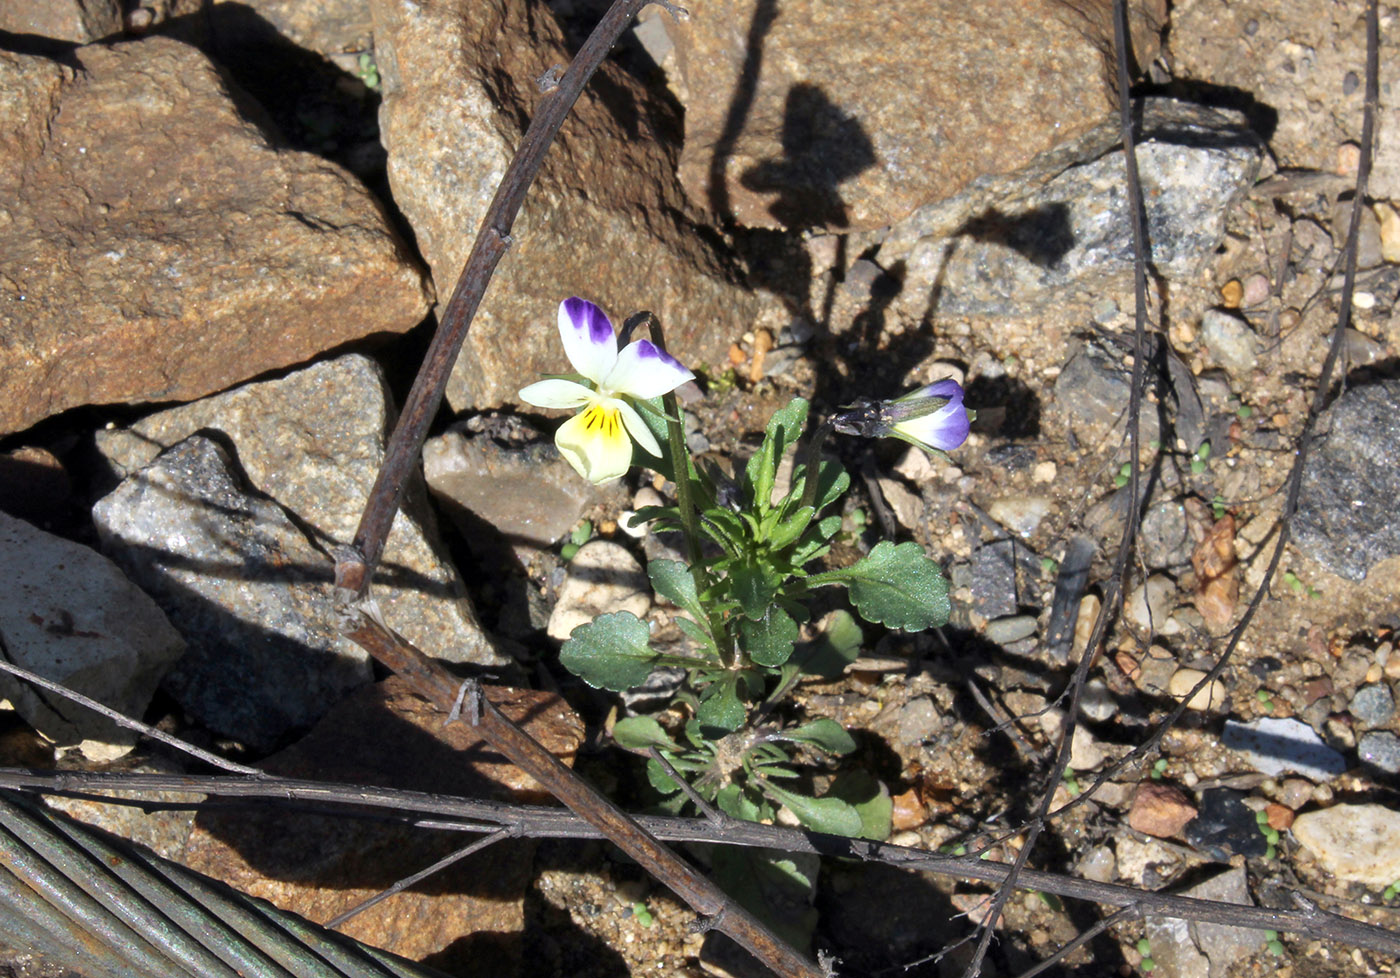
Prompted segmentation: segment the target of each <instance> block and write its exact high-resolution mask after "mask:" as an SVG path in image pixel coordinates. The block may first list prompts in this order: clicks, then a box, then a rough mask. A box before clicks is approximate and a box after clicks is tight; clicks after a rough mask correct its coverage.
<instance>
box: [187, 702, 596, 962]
mask: <svg viewBox="0 0 1400 978" xmlns="http://www.w3.org/2000/svg"><path fill="white" fill-rule="evenodd" d="M488 695H489V696H490V697H491V701H492V702H493V703H495V704H496V706H497V707H498V708H499V709H500V710H501V712H502V713H504V714H505V715H506V716H508V717H509V718H511V719H512V720H514V721H515V722H516V723H518V724H520V725H521V726H522V727H523V728H524V729H525V731H526V732H527V733H528V734H530V735H531V736H532V737H534V738H535V739H536V740H538V741H539V742H540V743H541V744H542V745H543V746H544V747H545V748H546V749H547V750H549V751H550V752H551V753H553V754H554V755H555V756H556V757H558V758H559V759H560V760H562V761H563V762H564V763H566V764H572V763H573V756H574V752H575V751H576V750H577V749H578V747H579V745H580V744H581V743H582V742H583V732H584V731H583V723H582V721H580V720H579V718H578V716H577V715H576V714H575V713H574V712H573V711H572V710H571V709H570V708H569V706H568V704H566V703H565V702H564V701H563V700H561V699H560V698H559V697H558V696H556V695H554V694H552V693H544V692H536V691H533V690H523V689H507V688H504V687H498V688H494V689H491V690H488ZM443 721H444V716H443V714H442V713H441V712H439V711H437V710H436V709H434V708H433V707H432V706H430V705H429V704H427V703H425V702H424V701H423V700H421V699H419V698H418V697H417V696H416V695H414V694H413V693H412V692H411V691H410V690H409V689H408V687H407V686H406V684H404V683H403V681H402V680H400V679H399V678H397V677H391V678H389V679H387V680H385V681H384V682H381V683H377V684H375V685H373V686H368V687H366V688H364V689H362V690H359V691H358V692H356V693H355V694H354V695H353V696H351V697H350V698H348V699H346V700H345V701H344V702H343V703H341V704H340V705H339V706H337V707H336V708H335V709H334V710H332V711H331V712H330V713H329V714H327V715H326V716H325V718H324V719H322V720H321V722H320V723H319V724H317V726H316V728H315V729H314V730H312V731H311V733H309V734H308V735H307V736H306V737H305V738H303V739H302V740H301V741H299V742H297V743H296V744H294V745H293V746H291V747H289V748H288V749H287V750H285V751H282V752H281V753H279V754H276V755H274V756H273V757H270V758H268V760H267V762H266V763H265V764H264V765H263V766H264V767H265V768H266V770H267V771H268V772H269V773H272V774H277V775H281V776H284V777H293V778H296V777H302V778H316V779H318V780H325V781H339V782H343V783H347V784H351V785H357V784H373V785H379V786H383V787H388V788H402V789H409V790H415V791H430V792H435V793H441V794H450V795H460V796H466V797H470V798H474V799H490V800H498V801H513V802H524V803H531V804H541V803H543V802H544V801H546V800H547V798H548V796H547V795H545V794H544V793H543V792H542V791H541V790H540V789H539V787H538V785H536V784H535V783H534V781H533V780H531V779H530V778H529V777H528V776H527V775H525V774H524V773H523V772H521V771H520V770H519V769H518V768H516V767H515V766H514V765H512V764H510V763H508V762H506V761H505V760H504V759H503V758H501V756H500V755H499V754H496V753H495V752H494V751H491V750H489V749H487V748H486V747H485V745H484V744H483V743H482V742H481V740H480V739H479V738H478V737H477V736H475V733H474V730H473V728H472V727H471V726H469V725H468V724H467V723H465V722H461V723H453V724H444V722H443ZM463 844H464V843H463V839H462V837H461V835H460V833H455V832H434V831H432V830H429V829H422V828H415V827H412V826H401V825H394V824H392V823H380V822H372V821H365V820H362V819H350V818H331V817H326V816H321V815H297V816H295V817H292V816H289V815H288V814H287V813H286V812H282V811H276V810H273V809H269V808H267V807H266V806H263V807H260V808H258V809H257V810H247V811H238V812H233V813H228V814H219V813H212V812H205V813H202V814H201V815H199V817H198V818H197V820H196V822H195V829H194V833H193V835H192V837H191V840H190V845H189V849H188V850H187V853H186V858H185V862H186V864H187V865H189V866H190V867H191V868H192V869H196V870H198V871H200V872H202V873H208V874H209V875H211V876H214V877H217V878H219V879H222V880H224V881H225V882H227V883H229V884H231V885H233V886H235V887H237V888H238V889H240V890H242V891H243V892H245V893H250V894H252V895H253V896H258V897H262V898H263V899H266V900H270V901H271V902H272V903H274V904H276V905H277V906H278V907H281V908H282V909H284V910H290V911H292V912H295V913H299V914H301V915H303V916H305V917H309V918H310V919H312V920H315V921H317V922H321V923H324V922H325V921H327V920H329V919H331V918H332V917H335V916H336V915H338V914H340V913H342V912H344V911H346V910H348V909H350V908H351V907H353V906H355V905H356V904H358V903H360V902H361V901H362V900H365V899H367V898H368V897H370V896H373V895H374V894H375V893H376V892H378V891H379V890H380V889H382V888H384V887H386V886H388V885H390V884H391V883H393V882H394V881H395V880H397V879H399V878H401V877H403V876H406V875H407V874H408V873H410V872H412V871H414V870H417V869H421V868H422V867H424V866H428V865H431V864H432V863H433V862H434V861H436V860H437V859H440V858H441V857H443V856H445V855H446V854H447V853H449V852H451V851H452V850H453V849H456V848H458V847H460V846H461V845H463ZM534 845H535V844H534V842H533V841H530V840H523V839H511V840H506V841H503V842H497V843H496V844H494V845H492V846H490V847H489V848H487V849H486V850H484V851H482V852H478V853H476V854H474V855H472V856H468V857H467V858H466V859H464V860H463V861H461V862H460V863H457V864H456V865H454V866H452V867H450V868H449V869H447V870H445V871H444V872H442V873H439V874H437V875H435V876H433V877H432V878H431V879H430V880H427V881H425V882H424V883H421V884H419V885H418V886H415V887H412V888H411V889H408V890H406V891H403V892H400V893H396V894H394V895H393V896H391V897H389V898H388V899H386V900H384V901H382V902H380V903H378V904H376V905H375V906H373V907H371V908H369V909H368V910H366V911H364V912H363V913H361V914H359V915H357V916H355V917H352V918H351V919H350V921H349V922H348V923H346V924H345V925H344V926H343V927H342V928H340V930H341V932H342V933H344V934H347V935H349V936H351V937H354V938H355V939H357V940H360V941H364V942H365V943H367V944H372V945H374V946H376V947H382V948H384V949H385V950H388V951H392V952H394V953H396V954H400V955H403V956H405V957H408V958H414V959H418V960H422V959H424V958H428V961H427V963H430V964H432V965H434V966H436V967H439V968H443V969H444V970H446V971H449V972H450V973H452V974H457V975H481V976H488V975H489V976H499V975H512V974H517V973H526V974H528V973H530V972H529V971H528V970H527V971H525V972H521V971H520V970H519V969H520V966H521V962H522V960H526V961H528V960H529V958H528V955H527V954H526V949H525V948H524V947H523V946H522V941H521V930H522V928H523V927H524V908H523V898H524V893H525V889H526V887H527V886H528V885H529V882H530V878H531V871H532V862H533V853H534Z"/></svg>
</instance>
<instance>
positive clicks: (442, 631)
mask: <svg viewBox="0 0 1400 978" xmlns="http://www.w3.org/2000/svg"><path fill="white" fill-rule="evenodd" d="M392 413H393V412H392V407H391V405H390V404H389V394H388V391H387V389H386V388H385V385H384V376H383V373H382V371H381V370H380V368H379V366H378V365H377V364H376V363H375V362H374V361H373V360H371V359H369V358H368V357H365V356H361V355H359V354H349V355H346V356H343V357H338V358H336V359H334V360H328V361H325V362H323V363H318V364H315V365H314V366H311V367H307V368H306V369H304V370H298V371H295V372H293V373H291V374H288V375H287V376H286V377H283V378H281V379H279V380H269V381H261V382H259V383H255V384H247V385H245V386H243V387H240V388H238V389H236V390H232V391H228V392H227V393H224V394H220V395H218V396H217V397H210V398H206V399H204V400H202V401H196V402H195V403H193V404H186V405H183V406H181V407H177V408H171V409H169V410H167V411H161V412H159V413H158V414H153V415H150V416H149V417H147V418H143V419H142V420H141V421H138V422H137V423H136V424H134V425H132V426H131V427H130V428H126V429H115V430H111V431H99V432H97V445H98V448H99V449H100V450H101V451H102V453H103V454H104V455H105V456H106V457H107V460H108V461H109V462H111V463H112V465H113V467H114V468H115V469H116V470H117V472H118V474H119V475H120V476H127V475H129V474H132V473H135V472H136V471H137V470H139V469H140V468H141V467H142V466H144V465H147V464H148V463H149V462H150V461H151V460H152V459H153V458H155V456H156V454H157V453H159V452H160V451H161V450H162V449H165V448H168V447H170V446H172V445H174V444H176V443H177V442H179V441H181V440H183V439H185V438H187V437H189V436H190V435H192V434H194V433H195V432H211V431H217V432H221V433H222V434H224V435H225V436H227V438H228V440H229V442H231V443H232V445H233V446H234V450H235V451H236V452H237V455H238V459H237V460H238V464H239V465H240V466H241V467H242V470H243V472H244V473H245V474H246V476H247V478H248V480H249V482H251V483H252V485H253V486H254V487H255V488H256V489H257V490H258V491H259V492H262V493H265V494H266V495H268V496H270V497H272V498H273V499H274V500H276V502H277V503H278V504H280V505H281V506H282V507H284V508H285V509H286V510H288V511H289V512H290V513H292V514H294V515H295V516H296V518H297V520H298V521H299V522H300V523H301V525H302V526H303V527H305V528H307V529H309V530H310V531H312V532H313V533H314V534H315V539H316V542H317V544H318V545H319V546H320V547H321V548H322V549H323V550H324V551H325V552H327V553H330V552H332V551H333V550H334V548H335V547H337V546H344V545H346V544H348V543H350V541H351V540H353V539H354V536H355V528H356V526H357V525H358V523H359V519H360V512H361V511H362V510H363V509H364V505H365V500H366V499H367V498H368V496H369V491H370V487H371V486H372V485H373V484H374V477H375V475H376V473H377V472H378V470H379V466H380V464H381V463H382V461H383V459H384V440H385V434H386V432H387V431H388V429H389V426H390V424H391V416H392ZM374 595H375V598H376V600H377V601H378V602H379V606H380V608H381V609H382V610H383V611H384V614H385V616H386V619H387V620H388V622H389V623H390V625H392V626H393V628H394V629H395V630H397V631H399V632H400V633H401V634H403V635H404V636H405V637H407V638H408V639H409V641H411V642H413V643H414V644H415V645H417V646H418V647H419V648H421V649H423V650H424V651H426V652H428V653H429V654H430V655H435V656H439V657H441V658H446V659H450V660H452V661H458V662H475V663H479V664H483V665H500V664H501V663H502V662H503V661H504V660H502V659H501V658H500V657H499V656H498V655H497V654H496V652H495V651H494V650H493V649H492V646H491V643H490V642H489V640H488V639H487V637H486V635H485V634H484V633H483V632H482V630H481V627H480V626H479V625H478V624H477V620H476V616H475V613H474V612H473V610H472V608H471V605H470V603H469V602H468V599H467V597H466V595H465V592H464V590H463V587H462V581H461V578H460V577H459V575H458V574H457V571H456V570H455V569H454V568H453V567H452V565H451V563H450V562H449V561H448V560H447V559H446V557H445V556H444V554H443V550H442V546H441V543H440V541H439V540H438V536H437V527H436V522H435V520H434V519H433V513H432V510H431V508H430V507H429V506H428V503H427V499H426V494H425V493H424V492H423V485H422V482H421V481H420V480H419V479H417V478H416V476H415V478H414V480H413V482H412V483H410V486H409V491H408V493H407V494H406V496H405V499H404V503H403V506H402V507H401V509H400V512H399V514H398V516H397V517H395V519H394V524H393V529H392V530H391V531H390V533H389V540H388V543H387V546H386V548H385V551H384V563H383V566H382V568H381V570H380V572H379V574H378V575H377V577H376V582H375V587H374Z"/></svg>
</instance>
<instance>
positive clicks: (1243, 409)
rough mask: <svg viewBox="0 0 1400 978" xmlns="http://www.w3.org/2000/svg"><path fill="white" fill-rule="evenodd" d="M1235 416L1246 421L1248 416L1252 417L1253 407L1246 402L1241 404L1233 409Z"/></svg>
mask: <svg viewBox="0 0 1400 978" xmlns="http://www.w3.org/2000/svg"><path fill="white" fill-rule="evenodd" d="M1235 417H1237V418H1239V419H1240V420H1241V421H1248V420H1249V419H1250V418H1252V417H1254V408H1252V407H1250V406H1249V405H1248V404H1241V405H1240V406H1239V408H1238V409H1237V410H1236V411H1235Z"/></svg>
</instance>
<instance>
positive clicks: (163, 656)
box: [0, 513, 185, 761]
mask: <svg viewBox="0 0 1400 978" xmlns="http://www.w3.org/2000/svg"><path fill="white" fill-rule="evenodd" d="M0 580H4V582H5V584H4V586H3V587H0V638H3V639H4V654H5V657H6V658H7V659H8V660H9V661H10V662H12V663H14V664H15V665H17V666H21V667H23V668H25V669H28V670H29V671H30V672H36V673H38V674H39V675H41V676H43V677H44V678H46V679H51V680H53V681H54V682H59V683H63V684H64V685H65V686H68V687H69V688H70V689H72V690H73V691H75V692H78V693H82V694H83V695H84V696H87V697H89V698H91V699H95V700H97V701H98V702H99V703H102V704H104V705H106V706H110V707H113V708H114V709H117V710H120V711H121V712H122V713H125V714H126V715H127V716H132V717H137V718H139V717H140V716H141V714H142V713H144V712H145V710H146V706H147V705H148V704H149V703H150V701H151V696H152V695H153V694H154V693H155V691H156V685H157V684H158V683H159V682H160V679H161V677H162V676H163V675H164V674H165V672H166V670H167V669H169V668H170V666H171V665H172V664H173V663H174V662H175V660H176V659H178V658H179V657H180V656H181V654H182V653H183V652H184V651H185V642H184V639H182V638H181V637H180V633H179V632H177V631H176V630H175V629H174V628H172V627H171V626H170V622H169V621H167V620H166V618H165V615H164V614H163V613H162V612H161V610H160V608H159V607H158V606H157V605H156V603H155V602H154V601H152V600H151V599H150V598H149V597H147V596H146V594H145V593H143V592H142V591H141V589H140V588H138V587H137V586H136V585H135V584H133V583H132V582H131V581H130V580H128V579H127V577H126V576H125V575H124V574H122V572H121V570H120V569H119V568H118V567H117V565H116V564H114V563H112V561H110V560H108V559H107V558H106V557H104V556H102V555H101V554H99V553H97V552H96V551H95V550H92V549H90V548H88V547H84V546H83V545H82V544H78V543H73V542H72V541H70V540H64V539H62V538H61V537H56V536H54V535H53V534H51V533H45V532H44V531H43V530H40V529H36V528H35V527H33V526H30V525H29V524H28V523H26V522H24V521H23V520H17V519H15V518H13V517H11V516H7V515H5V514H4V513H0ZM0 699H7V700H9V701H10V702H11V703H13V704H14V707H15V709H16V710H18V711H19V714H20V716H22V717H24V719H25V721H26V722H27V723H29V724H30V725H31V726H33V727H34V728H35V729H36V730H39V731H40V732H41V733H43V734H44V735H45V736H46V737H48V738H49V739H51V740H53V741H55V742H57V743H60V744H76V743H79V742H80V741H81V742H83V751H84V754H86V755H87V756H88V758H89V759H90V760H101V761H106V760H111V759H113V758H115V757H119V756H121V755H122V754H124V753H126V752H127V751H128V750H130V749H131V746H132V744H134V743H135V742H136V734H135V733H133V732H131V731H129V730H124V729H122V728H120V727H118V726H117V725H116V724H115V723H113V722H112V721H111V720H109V719H107V718H106V717H104V716H101V715H100V714H97V713H95V712H93V711H92V710H89V709H87V708H86V707H83V706H79V705H77V704H76V703H72V702H70V701H68V700H65V699H63V698H62V697H59V696H56V695H54V694H52V693H49V692H47V691H44V690H36V689H35V688H34V687H32V686H30V685H29V684H28V683H24V682H21V681H19V680H18V679H16V678H14V677H13V676H10V675H8V674H0Z"/></svg>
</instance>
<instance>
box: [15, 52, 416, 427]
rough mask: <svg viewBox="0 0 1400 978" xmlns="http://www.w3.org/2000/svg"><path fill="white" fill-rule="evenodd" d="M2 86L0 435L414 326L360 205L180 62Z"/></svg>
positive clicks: (328, 168) (366, 209) (206, 72)
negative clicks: (68, 412)
mask: <svg viewBox="0 0 1400 978" xmlns="http://www.w3.org/2000/svg"><path fill="white" fill-rule="evenodd" d="M0 90H3V91H5V92H6V98H5V99H4V100H3V103H0V156H3V158H4V159H5V160H6V165H5V166H4V167H0V227H3V229H4V231H3V234H4V247H3V248H0V432H6V431H16V430H19V429H22V428H25V427H27V426H29V425H31V424H33V423H34V422H36V421H38V420H40V419H42V418H44V417H47V416H49V415H51V414H54V413H57V412H59V411H62V410H65V409H66V408H70V407H74V406H76V405H80V404H94V403H98V404H100V403H114V402H140V401H170V400H189V399H193V398H196V397H200V396H202V395H204V394H208V393H211V392H213V391H217V390H220V389H222V388H225V387H228V386H229V385H231V384H234V383H237V382H238V381H240V380H244V379H246V378H248V377H251V376H254V375H256V374H259V373H263V372H265V371H267V370H270V369H273V368H276V367H282V366H286V365H288V364H293V363H297V362H299V361H303V360H306V359H308V358H309V357H311V356H313V355H314V354H316V353H319V352H320V351H322V350H325V349H327V348H330V347H333V346H336V345H337V344H341V343H344V342H346V341H348V340H352V339H356V338H358V337H361V336H364V335H366V334H368V333H372V332H385V331H391V332H401V331H403V330H406V329H409V328H410V327H412V326H413V325H415V324H416V323H418V322H419V321H420V320H421V319H422V317H423V315H424V313H425V312H426V310H427V308H428V306H429V304H430V302H431V295H430V293H429V291H428V288H427V286H426V285H425V283H424V281H423V278H422V275H421V272H420V271H419V269H418V268H417V267H416V266H415V264H414V263H413V261H412V259H410V258H409V257H408V256H407V254H406V253H405V251H404V250H403V247H402V244H401V243H400V242H399V240H398V238H397V236H396V235H395V234H394V232H393V231H392V229H391V228H390V226H389V223H388V221H387V219H386V217H385V215H384V213H383V211H382V209H381V207H380V205H379V204H378V203H377V202H376V201H375V200H374V198H373V197H372V196H371V195H370V194H369V192H368V191H367V190H365V188H364V187H362V186H360V185H359V184H358V183H357V182H356V181H355V179H354V178H353V177H351V176H350V174H348V173H347V172H345V171H343V170H341V169H339V168H338V167H336V166H334V165H333V164H330V163H327V162H326V161H325V160H323V159H320V158H319V157H315V156H312V155H309V154H306V153H296V152H291V151H284V150H279V149H278V148H276V146H275V145H274V144H273V142H272V141H270V138H269V136H268V135H267V134H266V133H265V132H263V131H262V130H261V129H260V128H259V127H258V124H257V123H256V121H255V119H256V118H260V117H261V110H259V109H258V108H257V107H256V106H254V105H252V104H251V103H250V102H249V101H248V100H247V98H246V96H243V95H241V94H240V93H239V92H238V91H236V90H234V89H232V88H230V87H229V85H228V84H227V82H226V80H225V77H224V76H223V75H222V74H221V73H220V71H219V69H218V68H216V67H215V66H214V65H213V64H212V63H210V62H209V61H208V59H206V58H205V57H204V55H202V54H200V53H199V51H197V50H195V49H194V48H192V47H189V46H187V45H185V44H181V43H180V42H178V41H174V40H170V39H168V38H162V37H148V38H145V39H143V40H140V41H134V42H128V43H121V44H114V45H111V46H102V45H91V46H88V47H82V48H78V49H76V50H75V51H74V52H73V54H72V56H71V59H70V62H69V63H61V62H59V61H54V60H50V59H48V58H42V57H37V56H32V55H16V54H8V53H0ZM155 133H158V134H159V136H158V137H157V136H154V135H153V134H155Z"/></svg>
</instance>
